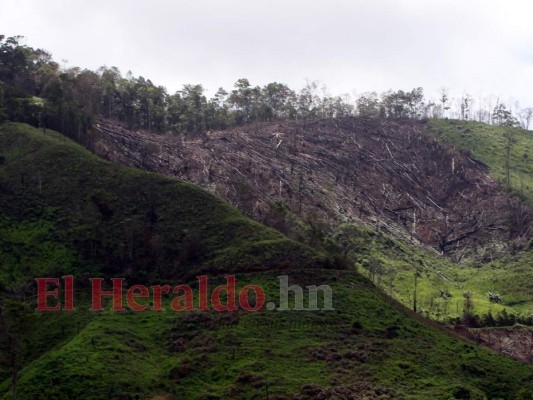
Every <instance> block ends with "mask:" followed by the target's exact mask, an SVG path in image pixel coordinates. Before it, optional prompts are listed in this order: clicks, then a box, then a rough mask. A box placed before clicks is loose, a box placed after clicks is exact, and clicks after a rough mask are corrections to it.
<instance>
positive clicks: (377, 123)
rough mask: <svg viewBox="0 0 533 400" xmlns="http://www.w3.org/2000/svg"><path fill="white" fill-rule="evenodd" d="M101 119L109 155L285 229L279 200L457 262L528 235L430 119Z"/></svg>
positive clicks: (480, 170) (315, 219) (301, 213)
mask: <svg viewBox="0 0 533 400" xmlns="http://www.w3.org/2000/svg"><path fill="white" fill-rule="evenodd" d="M97 129H98V131H99V132H100V140H99V142H98V144H97V147H96V151H97V153H98V154H100V155H102V156H103V157H105V158H108V159H110V160H113V161H115V162H119V163H122V164H125V165H134V166H137V167H140V168H145V169H149V170H153V171H159V172H163V173H165V174H168V175H173V176H178V177H181V178H184V179H187V180H190V181H192V182H194V183H196V184H199V185H200V186H202V187H204V188H206V189H207V190H209V191H211V192H213V193H216V194H218V195H219V196H221V197H223V198H226V199H228V200H229V201H230V202H231V203H233V204H235V205H237V206H238V207H239V208H240V209H241V210H243V211H244V212H246V213H247V214H248V215H250V216H252V217H254V218H255V219H256V220H258V221H261V222H264V223H266V224H270V225H272V226H275V227H277V228H278V229H282V230H283V229H286V230H290V229H291V228H290V227H284V226H283V223H281V222H280V221H279V220H280V216H279V213H280V212H279V210H280V209H284V210H285V211H287V210H288V211H289V212H290V213H291V214H294V215H295V216H297V217H298V218H300V219H302V220H307V221H311V222H312V224H314V225H316V226H320V227H326V230H327V229H330V230H332V229H333V227H335V226H338V225H340V224H342V223H349V222H356V223H362V224H365V225H370V226H373V227H375V228H376V229H377V230H381V231H384V232H386V233H389V234H392V235H393V236H395V237H399V238H402V239H405V240H408V241H410V242H414V243H419V244H422V245H425V246H431V247H432V248H434V249H435V250H437V251H438V252H440V253H441V254H444V255H446V256H449V257H451V258H452V259H454V260H455V261H460V260H463V259H465V258H474V259H477V260H485V261H488V260H491V259H493V258H494V257H495V256H497V255H499V254H502V253H504V252H506V251H508V250H509V249H510V248H513V247H521V246H522V245H524V244H525V243H526V242H527V240H528V239H529V238H530V235H531V231H530V226H531V220H532V214H531V211H530V210H529V209H528V208H527V207H526V206H525V205H524V203H522V202H521V201H520V200H519V199H518V198H515V197H513V196H511V195H509V194H508V193H506V192H504V191H503V190H502V185H501V184H500V183H498V182H497V181H495V180H494V179H493V178H492V177H491V175H490V170H489V168H488V167H487V166H486V165H485V164H483V163H482V162H480V161H478V160H476V159H475V158H474V157H473V156H471V155H470V154H469V153H467V152H460V151H454V150H453V149H452V148H450V147H449V146H447V145H445V144H442V143H441V142H439V141H438V140H437V139H436V138H435V137H433V136H431V135H430V134H429V133H428V128H427V125H426V124H425V123H423V122H417V121H403V122H402V121H394V120H381V119H368V118H340V119H331V120H327V119H326V120H314V121H300V122H279V123H264V124H253V125H246V126H242V127H237V128H231V129H227V130H223V131H210V132H208V133H207V134H206V135H203V136H199V137H196V138H190V137H187V138H183V139H182V138H179V137H167V136H158V135H149V134H146V133H141V132H132V131H128V130H126V129H123V128H121V127H120V126H117V125H115V124H112V123H111V122H109V121H105V120H102V121H100V122H99V123H98V125H97Z"/></svg>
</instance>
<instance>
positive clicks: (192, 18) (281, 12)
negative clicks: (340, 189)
mask: <svg viewBox="0 0 533 400" xmlns="http://www.w3.org/2000/svg"><path fill="white" fill-rule="evenodd" d="M532 21H533V1H530V0H523V1H519V0H506V1H502V0H499V1H495V0H457V1H456V0H388V1H385V0H365V1H360V0H328V1H324V0H323V1H314V0H269V1H266V0H190V1H185V0H167V1H165V0H144V1H138V0H127V1H126V0H124V1H122V0H104V1H102V0H83V1H72V0H71V1H66V0H0V34H5V35H8V36H13V35H23V36H25V37H26V38H27V42H26V43H27V44H28V45H30V46H32V47H40V48H44V49H46V50H48V51H49V52H51V53H52V54H53V56H54V58H55V59H56V60H57V61H60V60H63V59H65V60H68V63H67V66H80V67H83V68H90V69H96V68H98V67H99V66H101V65H107V66H117V67H119V68H120V70H121V71H122V72H123V73H126V72H128V71H129V70H131V71H132V73H133V74H134V75H135V76H138V75H142V76H144V77H145V78H150V79H151V80H152V81H153V82H154V83H156V84H159V85H163V86H165V87H166V88H167V89H168V90H169V91H170V92H171V93H173V92H174V91H176V90H178V89H179V88H180V87H181V86H182V85H183V84H184V83H201V84H203V85H204V87H206V88H207V89H209V91H208V95H212V94H213V93H214V92H215V91H216V89H217V88H218V87H219V86H223V87H225V88H226V89H230V88H231V87H232V86H233V83H234V82H235V81H236V80H237V79H239V78H242V77H246V78H248V79H249V80H250V81H251V83H252V84H254V85H256V84H258V85H263V84H265V83H268V82H272V81H277V82H283V83H287V84H289V86H291V87H292V88H300V87H302V86H303V85H304V84H305V82H306V79H308V80H319V81H322V82H323V83H325V84H326V85H327V87H328V88H329V91H330V93H332V94H341V93H350V94H353V93H354V92H356V93H361V92H365V91H371V90H375V91H378V92H381V91H385V90H388V89H395V90H397V89H411V88H413V87H417V86H422V87H423V88H424V89H425V92H426V94H427V95H428V96H430V97H437V96H438V91H439V89H440V88H443V87H446V88H449V89H450V90H451V92H453V93H454V94H457V95H460V94H461V93H462V92H464V91H468V92H470V93H472V95H474V96H475V97H483V96H487V95H494V96H502V98H504V99H505V101H509V99H510V98H513V99H514V100H516V101H519V102H520V104H521V106H523V107H526V106H533V85H532V83H533V24H532Z"/></svg>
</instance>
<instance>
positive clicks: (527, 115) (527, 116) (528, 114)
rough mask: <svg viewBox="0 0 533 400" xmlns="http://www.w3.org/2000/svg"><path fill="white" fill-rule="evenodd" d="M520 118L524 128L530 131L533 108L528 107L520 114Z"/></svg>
mask: <svg viewBox="0 0 533 400" xmlns="http://www.w3.org/2000/svg"><path fill="white" fill-rule="evenodd" d="M518 117H519V118H520V123H521V125H522V128H524V129H527V130H529V124H530V123H531V118H532V117H533V108H531V107H528V108H524V109H522V110H521V111H520V112H519V113H518Z"/></svg>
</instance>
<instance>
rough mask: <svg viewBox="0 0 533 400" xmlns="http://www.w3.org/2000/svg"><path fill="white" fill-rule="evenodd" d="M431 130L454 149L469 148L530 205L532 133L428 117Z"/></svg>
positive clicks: (495, 176)
mask: <svg viewBox="0 0 533 400" xmlns="http://www.w3.org/2000/svg"><path fill="white" fill-rule="evenodd" d="M429 125H430V127H431V130H432V132H433V133H434V134H435V135H436V136H437V137H438V138H439V139H440V140H442V141H444V142H445V143H448V144H450V145H452V146H454V147H455V148H456V149H457V150H463V151H468V152H471V153H472V154H473V156H474V157H475V158H476V159H478V160H479V161H482V162H483V163H485V164H486V165H488V166H489V167H490V170H491V175H492V176H493V177H494V178H495V179H497V180H499V181H500V182H502V183H503V185H505V186H507V187H508V189H510V190H512V192H513V193H514V194H516V195H518V196H519V197H521V198H522V199H523V200H525V201H526V202H527V203H528V204H529V205H530V206H531V205H533V162H532V159H533V156H532V155H533V135H532V134H531V132H529V131H526V130H523V129H518V128H509V127H506V126H493V125H488V124H484V123H479V122H475V121H459V120H431V121H429Z"/></svg>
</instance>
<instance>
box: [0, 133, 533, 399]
mask: <svg viewBox="0 0 533 400" xmlns="http://www.w3.org/2000/svg"><path fill="white" fill-rule="evenodd" d="M0 150H1V154H2V160H3V163H2V165H1V166H0V190H1V192H2V196H1V197H0V201H1V206H2V207H1V208H0V212H1V214H2V220H3V228H2V235H1V236H0V237H1V240H2V251H3V252H2V279H3V280H2V289H5V286H12V285H13V283H14V282H15V281H16V282H19V283H21V282H25V281H26V280H31V279H33V278H34V277H35V276H36V274H39V275H40V274H50V275H55V276H60V275H61V274H64V273H74V274H75V275H76V276H77V277H78V279H79V282H78V285H79V286H80V296H79V299H78V308H79V309H78V311H77V312H75V313H72V314H64V313H59V314H54V313H52V314H38V313H35V312H32V307H31V305H29V306H27V307H26V312H25V313H24V314H19V317H20V318H21V319H22V318H23V319H24V326H25V329H21V330H20V331H19V335H20V343H21V359H22V362H23V368H22V369H21V371H20V377H19V385H18V389H19V390H18V391H19V398H20V399H38V398H43V399H51V398H53V399H72V398H84V399H105V398H110V399H128V398H142V399H157V398H159V399H160V398H165V399H191V398H198V399H217V398H219V399H226V398H235V399H257V398H262V397H265V398H267V397H268V398H278V399H335V398H355V399H357V398H366V399H428V398H431V399H443V400H448V399H450V398H457V399H464V398H470V399H484V398H503V399H528V398H530V394H531V393H532V392H533V387H531V381H532V380H531V376H532V374H533V370H532V368H531V367H530V366H526V365H524V364H521V363H519V362H516V361H513V360H511V359H507V358H504V357H502V356H499V355H497V354H495V353H494V352H492V351H490V350H487V349H485V348H482V347H479V346H476V345H474V344H473V343H470V342H467V341H465V340H464V339H461V338H459V337H456V336H452V335H451V334H450V333H449V332H448V331H447V330H445V329H443V328H442V327H441V326H440V325H437V324H432V323H430V322H428V321H425V320H423V319H421V318H420V317H419V316H417V315H415V314H413V313H410V312H409V311H408V310H406V309H404V308H402V307H401V306H400V305H399V304H397V303H396V302H394V301H392V300H390V299H387V298H386V297H385V296H384V295H383V294H382V293H381V292H380V291H379V290H378V289H377V288H376V287H374V286H373V285H372V284H371V283H370V282H369V281H368V280H366V279H365V278H363V277H362V276H361V275H358V274H357V273H355V272H353V271H347V270H336V269H317V268H314V267H320V266H328V267H335V265H334V264H333V265H332V264H327V263H324V256H321V255H319V254H317V253H316V252H315V251H314V250H311V249H309V248H307V247H305V246H302V245H299V244H297V243H295V242H293V241H291V240H289V239H286V238H284V237H283V236H282V235H280V234H278V233H277V232H275V231H272V230H270V229H267V228H264V227H262V226H261V225H259V224H257V223H254V222H251V221H250V220H248V219H246V218H244V217H242V216H241V215H240V214H239V213H238V212H237V211H236V210H235V209H233V208H232V207H230V206H228V205H227V204H226V203H224V202H223V201H221V200H218V199H216V198H214V197H212V196H210V195H208V194H206V193H204V192H201V191H200V190H198V189H197V188H195V187H194V186H192V185H189V184H184V183H181V182H179V181H176V180H173V179H169V178H166V177H162V176H160V175H157V174H151V173H146V172H142V171H135V170H131V169H124V168H120V167H116V166H114V165H112V164H109V163H107V162H104V161H102V160H99V159H98V158H97V157H95V156H93V155H91V154H89V153H88V152H87V151H85V150H83V149H82V148H80V147H78V146H76V145H74V144H72V143H71V142H70V141H67V140H65V139H64V138H63V137H61V136H60V135H58V134H55V133H53V132H46V134H43V133H42V132H40V131H38V130H35V129H32V128H29V127H28V126H24V125H16V124H7V125H2V126H1V127H0ZM71 198H72V199H73V201H69V199H71ZM154 214H155V215H156V216H157V218H156V217H155V216H154ZM126 218H130V219H132V220H136V221H137V222H136V223H135V224H130V225H127V228H124V224H122V223H121V222H122V221H125V219H126ZM117 225H118V226H117ZM130 227H133V228H130ZM147 227H148V228H150V230H148V229H146V228H147ZM187 228H188V229H189V231H188V232H185V234H186V235H191V233H190V232H191V231H192V230H193V229H194V228H197V229H196V231H195V236H194V237H195V239H198V238H199V242H200V243H201V244H202V246H201V249H202V251H201V252H198V251H196V252H195V251H193V250H194V249H196V250H198V248H197V247H195V246H196V245H195V246H193V245H192V244H191V243H194V242H195V241H196V240H195V241H193V240H192V239H191V238H190V236H185V237H186V238H187V237H188V238H189V239H187V240H185V239H183V238H182V237H178V238H176V235H178V233H176V232H174V230H178V231H179V230H184V229H187ZM124 231H126V232H125V233H123V232H124ZM128 232H129V233H128ZM132 232H133V233H132ZM138 232H139V233H138ZM154 232H155V233H160V234H161V235H162V236H163V239H164V240H163V239H162V244H160V245H159V247H157V249H161V248H162V249H166V248H168V247H170V248H177V250H175V252H174V253H172V252H170V250H159V251H158V252H157V254H159V256H158V257H160V258H157V257H156V256H154V255H153V253H151V252H150V251H153V249H152V248H151V247H150V246H151V243H152V242H150V241H145V240H144V239H143V237H144V236H142V235H148V236H149V234H150V233H151V234H152V236H151V237H152V238H153V235H155V233H154ZM89 233H94V235H93V236H89ZM141 233H142V235H141ZM87 237H88V238H89V239H90V241H89V242H87V240H88V239H87ZM121 238H123V239H121ZM131 238H133V240H132V239H131ZM130 240H132V241H131V243H133V244H134V245H133V247H129V244H130ZM109 241H112V242H111V243H109ZM121 241H123V246H121V243H120V242H121ZM91 243H92V245H91ZM185 243H189V244H188V245H185ZM113 245H114V246H116V247H118V248H121V247H124V251H123V254H121V252H120V251H118V250H115V248H114V247H113ZM165 246H168V247H165ZM227 247H230V248H233V250H227ZM130 249H131V253H129V251H130ZM185 249H188V250H187V254H188V255H187V257H185V256H183V257H182V256H181V254H182V253H183V251H184V250H185ZM198 253H200V255H198ZM130 255H131V258H130ZM51 258H52V259H53V260H54V262H53V263H50V262H48V261H47V260H50V259H51ZM176 259H177V260H180V261H179V262H178V261H176ZM6 260H7V261H6ZM287 260H289V261H287ZM289 262H290V263H289ZM166 263H170V264H171V265H172V267H171V268H170V269H167V267H166V265H167V264H166ZM248 266H249V268H248ZM231 270H234V271H236V272H238V275H237V276H238V281H239V285H240V286H241V287H242V285H245V284H259V285H261V286H262V287H264V288H265V290H266V293H267V300H268V299H270V300H277V298H278V296H279V294H278V285H279V283H278V281H277V279H276V276H277V275H279V273H280V270H281V271H284V272H285V273H287V274H289V275H290V278H291V283H296V284H300V285H301V286H307V285H318V284H328V285H330V286H331V287H332V290H333V293H334V308H335V310H334V311H320V312H305V311H302V312H276V311H267V310H263V311H261V312H259V313H246V312H242V311H239V312H234V313H216V312H203V313H198V312H191V313H174V312H171V311H167V312H145V313H132V312H123V313H113V312H104V313H90V312H87V311H84V310H86V309H87V308H88V299H87V297H86V295H85V294H84V292H83V288H84V285H83V281H84V278H85V277H87V276H90V275H92V274H97V275H101V276H104V277H111V276H117V275H118V274H124V275H125V276H126V277H127V279H128V282H129V283H142V282H146V283H150V282H156V281H157V282H161V281H162V280H163V281H164V280H165V279H166V280H168V281H169V282H173V283H174V282H179V283H187V282H189V281H191V280H193V279H194V278H193V277H194V274H193V272H194V273H198V272H200V271H203V272H206V271H207V272H217V273H216V274H214V275H211V276H212V278H213V283H221V282H222V279H221V276H220V275H221V273H222V272H226V271H231ZM176 278H178V279H176ZM2 293H4V294H3V296H4V295H7V291H5V290H3V291H2ZM30 293H34V292H33V288H31V290H30ZM2 300H3V299H2ZM27 302H29V303H30V304H31V302H32V301H31V295H28V296H27ZM422 360H423V362H422ZM1 365H2V369H0V377H2V378H3V379H5V380H4V382H3V383H0V398H4V399H8V398H10V394H9V380H8V375H9V370H8V369H7V368H6V367H5V365H4V364H1Z"/></svg>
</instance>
